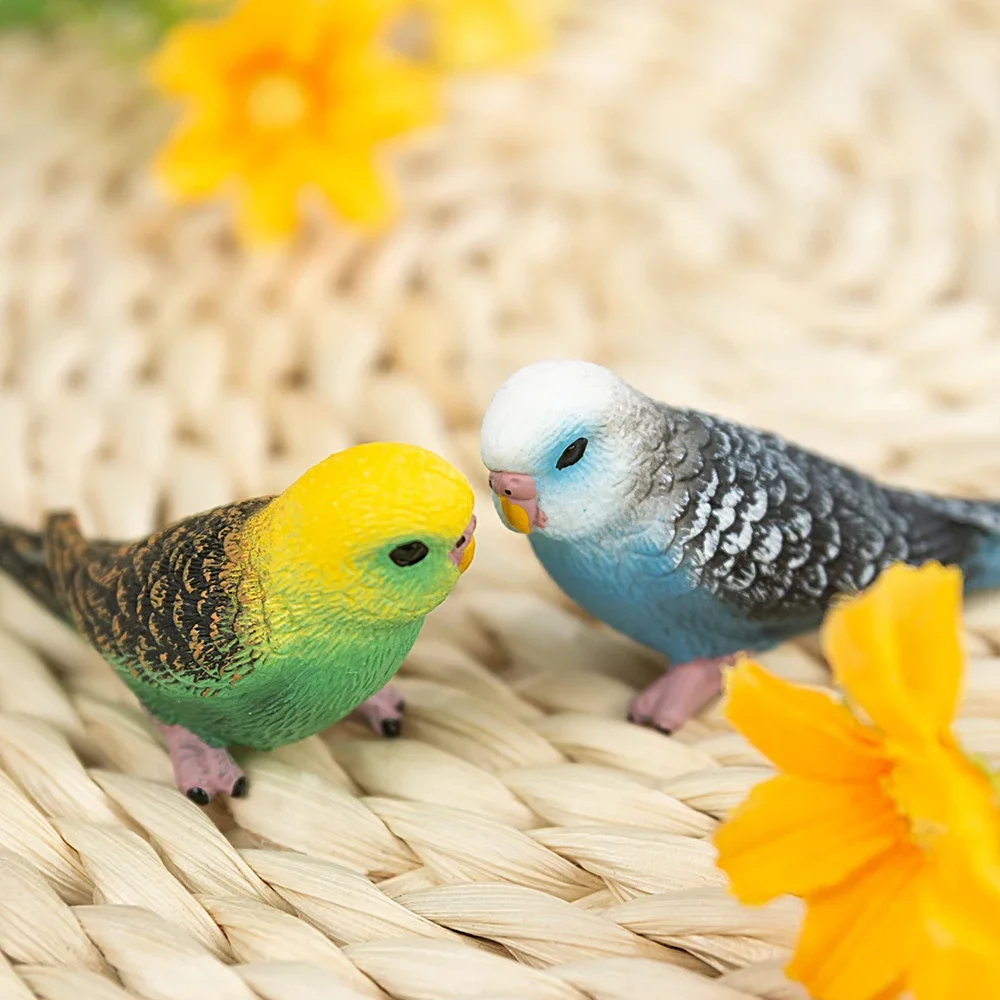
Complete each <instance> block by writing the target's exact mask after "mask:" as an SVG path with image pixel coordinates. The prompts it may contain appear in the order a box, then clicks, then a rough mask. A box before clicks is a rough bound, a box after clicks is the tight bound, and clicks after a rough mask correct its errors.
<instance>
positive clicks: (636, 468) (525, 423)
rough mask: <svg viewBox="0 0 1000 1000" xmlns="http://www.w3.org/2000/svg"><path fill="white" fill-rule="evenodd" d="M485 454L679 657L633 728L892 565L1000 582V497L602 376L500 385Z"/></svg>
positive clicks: (973, 581) (551, 560) (607, 595)
mask: <svg viewBox="0 0 1000 1000" xmlns="http://www.w3.org/2000/svg"><path fill="white" fill-rule="evenodd" d="M481 447H482V458H483V462H484V463H485V464H486V466H487V467H488V468H489V469H490V470H491V471H490V485H491V487H492V489H493V492H494V494H495V504H496V506H497V508H498V511H499V512H500V515H501V517H502V518H503V519H504V521H505V523H506V524H507V525H508V527H510V528H512V529H514V530H517V531H520V532H524V533H527V534H528V535H529V540H530V543H531V546H532V548H533V549H534V552H535V554H536V555H537V557H538V559H539V560H540V561H541V563H542V565H543V566H544V567H545V569H546V570H547V572H548V573H549V575H550V576H551V577H552V579H553V580H554V581H555V582H556V583H557V584H558V585H559V586H560V587H561V588H562V589H563V590H564V591H565V592H566V594H567V595H568V596H569V597H570V598H572V599H573V600H574V601H575V602H576V603H577V604H579V605H580V606H581V607H582V608H583V609H584V610H585V611H587V612H589V613H590V614H591V615H593V616H594V617H595V618H597V619H599V620H602V621H604V622H605V623H607V624H608V625H611V626H612V627H613V628H615V629H617V630H619V631H620V632H623V633H625V634H626V635H628V636H630V637H632V638H633V639H635V640H637V641H638V642H640V643H643V644H645V645H647V646H649V647H652V648H653V649H656V650H658V651H660V652H661V653H664V654H666V655H667V656H668V657H669V658H670V660H671V664H672V665H671V667H670V668H668V670H667V671H666V673H665V674H664V675H663V676H662V677H660V678H659V679H658V680H657V681H656V682H655V683H654V684H652V685H651V686H650V687H649V688H647V689H646V690H645V691H643V692H642V693H641V694H640V695H638V696H637V697H636V698H635V700H634V701H633V703H632V705H631V708H630V713H629V714H630V718H632V720H633V721H635V722H638V723H641V724H644V725H652V726H655V727H656V728H658V729H661V730H663V731H666V732H671V731H673V730H676V729H677V728H678V727H679V726H681V725H682V724H683V723H684V722H686V721H687V720H688V719H689V718H690V717H691V716H692V715H693V714H695V713H696V712H697V711H698V710H699V709H700V708H702V707H703V706H704V705H705V704H707V702H708V701H710V700H711V699H712V698H713V697H714V696H715V695H717V694H718V693H719V691H720V688H721V681H722V670H721V667H722V665H723V664H725V663H726V662H728V661H731V660H732V659H733V658H734V657H735V655H737V654H739V653H741V652H762V651H764V650H767V649H768V648H770V647H773V646H775V645H777V644H778V643H780V642H782V641H784V640H786V639H788V638H791V637H793V636H795V635H797V634H800V633H803V632H807V631H810V630H812V629H813V628H815V627H817V626H818V625H819V624H820V621H821V619H822V615H823V612H824V610H825V609H826V607H827V606H828V604H829V603H830V601H831V600H832V599H833V598H834V597H835V596H836V595H837V594H840V593H849V592H857V591H858V590H861V589H863V588H864V587H865V586H867V585H868V584H869V583H870V582H871V581H872V580H873V579H874V578H875V576H876V574H878V573H879V572H880V571H881V570H882V569H883V568H884V567H886V566H888V565H889V564H890V563H892V562H899V561H902V562H907V563H911V564H920V563H923V562H927V561H932V560H933V561H938V562H942V563H947V564H953V565H957V566H959V567H960V568H961V569H962V570H963V572H964V576H965V581H966V586H967V588H968V589H969V590H978V589H984V588H990V587H996V586H1000V502H998V501H973V500H962V499H954V498H945V497H938V496H932V495H929V494H925V493H916V492H910V491H907V490H901V489H890V488H887V487H884V486H881V485H879V484H878V483H876V482H874V481H873V480H871V479H869V478H868V477H866V476H864V475H861V474H860V473H858V472H856V471H854V470H852V469H849V468H846V467H845V466H843V465H840V464H837V463H835V462H832V461H828V460H827V459H825V458H823V457H821V456H819V455H816V454H814V453H812V452H810V451H806V450H805V449H803V448H799V447H796V446H795V445H793V444H791V443H789V442H787V441H785V440H783V439H782V438H780V437H778V436H776V435H774V434H769V433H763V432H760V431H756V430H752V429H750V428H748V427H744V426H740V425H739V424H736V423H733V422H731V421H728V420H723V419H720V418H718V417H714V416H711V415H709V414H707V413H702V412H698V411H696V410H691V409H681V408H676V407H671V406H667V405H665V404H663V403H660V402H657V401H656V400H653V399H650V398H649V397H648V396H646V395H644V394H643V393H641V392H639V391H638V390H637V389H635V388H633V387H632V386H630V385H629V384H628V383H626V382H624V381H623V380H622V379H620V378H618V377H617V376H616V375H614V374H613V373H612V372H610V371H608V370H607V369H606V368H603V367H600V366H599V365H594V364H589V363H586V362H582V361H558V362H540V363H538V364H534V365H529V366H528V367H526V368H522V369H521V370H520V371H518V372H516V373H515V374H514V375H513V376H511V378H509V379H508V380H507V381H506V382H505V383H504V384H503V385H502V386H501V387H500V389H499V390H498V391H497V393H496V395H495V396H494V398H493V400H492V402H491V403H490V406H489V408H488V409H487V411H486V415H485V418H484V420H483V424H482V445H481Z"/></svg>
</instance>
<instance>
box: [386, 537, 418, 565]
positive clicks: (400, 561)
mask: <svg viewBox="0 0 1000 1000" xmlns="http://www.w3.org/2000/svg"><path fill="white" fill-rule="evenodd" d="M425 555H427V546H426V545H424V543H423V542H404V543H403V544H402V545H397V546H396V547H395V548H394V549H393V550H392V551H391V552H390V553H389V558H390V559H391V560H392V561H393V562H394V563H395V564H396V565H397V566H413V565H414V564H415V563H418V562H420V560H421V559H423V558H424V556H425Z"/></svg>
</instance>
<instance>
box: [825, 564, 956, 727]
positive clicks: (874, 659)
mask: <svg viewBox="0 0 1000 1000" xmlns="http://www.w3.org/2000/svg"><path fill="white" fill-rule="evenodd" d="M960 609H961V573H959V571H958V570H956V569H950V568H949V569H946V568H945V567H943V566H940V565H938V564H936V563H929V564H927V565H926V566H923V567H921V568H920V569H915V568H913V567H911V566H906V565H903V564H897V565H894V566H890V567H889V568H888V569H887V570H885V571H884V572H883V573H882V574H881V576H879V578H878V579H877V580H876V581H875V583H874V584H873V585H872V586H871V587H870V588H869V589H868V590H867V591H865V592H864V593H863V594H861V595H860V596H859V597H856V598H853V599H851V600H850V601H845V602H844V603H842V604H839V605H838V606H836V607H834V608H833V609H832V610H831V611H830V613H829V614H828V615H827V618H826V621H825V622H824V624H823V628H822V632H821V638H822V642H823V647H824V650H825V651H826V655H827V658H828V659H829V661H830V664H831V666H832V668H833V671H834V674H835V676H836V677H837V680H838V681H839V683H840V684H841V685H842V686H843V687H844V689H845V690H846V691H847V692H848V693H849V694H850V696H851V697H852V698H854V699H855V700H856V701H857V702H858V704H859V705H860V706H861V707H862V708H863V709H864V710H865V711H866V712H867V713H868V715H869V716H870V717H871V718H872V721H873V722H874V723H875V725H876V726H878V727H879V728H880V729H882V730H883V731H884V732H885V733H887V734H892V735H894V736H896V737H897V738H899V739H907V740H914V739H918V740H921V739H922V740H926V739H931V738H940V737H941V736H942V735H943V734H945V733H946V732H947V731H948V727H949V724H950V722H951V718H952V716H953V715H954V712H955V705H956V701H957V698H958V689H959V685H960V682H961V674H962V655H961V649H960V645H959V641H960V640H959V631H958V628H959V616H960Z"/></svg>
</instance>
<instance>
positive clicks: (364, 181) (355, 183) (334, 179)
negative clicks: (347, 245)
mask: <svg viewBox="0 0 1000 1000" xmlns="http://www.w3.org/2000/svg"><path fill="white" fill-rule="evenodd" d="M314 176H315V177H316V180H317V183H318V184H319V186H320V190H321V191H322V192H323V194H324V195H325V196H326V197H327V198H328V199H329V201H330V204H331V205H332V206H333V208H335V209H336V211H337V212H338V213H339V214H340V215H341V216H343V218H345V219H347V220H348V221H349V222H354V223H357V224H359V225H364V226H377V225H380V224H382V223H384V222H386V221H387V220H388V219H389V218H390V217H391V216H392V214H393V210H394V209H395V199H394V197H393V194H392V191H391V189H390V188H389V187H388V185H387V184H386V182H385V181H383V179H382V177H381V176H380V175H379V173H378V171H377V170H376V169H375V166H374V164H373V163H372V162H371V161H370V160H364V159H361V158H350V159H348V158H345V157H337V156H335V155H332V154H331V156H330V157H329V158H328V159H327V160H326V161H325V162H324V163H322V164H320V165H317V168H316V170H315V173H314Z"/></svg>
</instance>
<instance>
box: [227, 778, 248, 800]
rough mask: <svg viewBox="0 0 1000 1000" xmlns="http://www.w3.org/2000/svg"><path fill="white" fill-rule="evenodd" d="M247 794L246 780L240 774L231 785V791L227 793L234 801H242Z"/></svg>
mask: <svg viewBox="0 0 1000 1000" xmlns="http://www.w3.org/2000/svg"><path fill="white" fill-rule="evenodd" d="M246 793H247V779H246V778H245V777H244V776H243V775H242V774H241V775H240V776H239V777H238V778H237V779H236V783H235V784H234V785H233V790H232V791H231V792H230V793H229V794H230V795H231V796H232V797H233V798H234V799H242V798H243V796H244V795H246Z"/></svg>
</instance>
